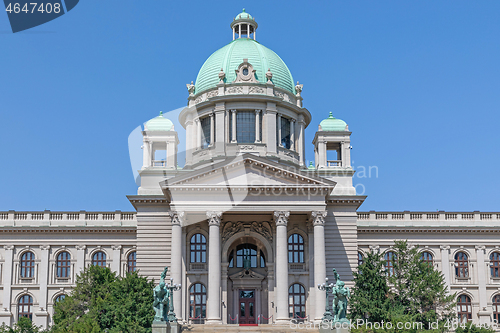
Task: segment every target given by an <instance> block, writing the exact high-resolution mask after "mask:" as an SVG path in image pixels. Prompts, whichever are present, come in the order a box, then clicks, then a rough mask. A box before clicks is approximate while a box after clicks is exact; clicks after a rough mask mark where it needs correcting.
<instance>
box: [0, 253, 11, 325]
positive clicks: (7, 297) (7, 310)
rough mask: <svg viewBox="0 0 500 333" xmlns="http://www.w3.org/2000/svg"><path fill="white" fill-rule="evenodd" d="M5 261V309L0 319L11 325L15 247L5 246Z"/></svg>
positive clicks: (3, 308)
mask: <svg viewBox="0 0 500 333" xmlns="http://www.w3.org/2000/svg"><path fill="white" fill-rule="evenodd" d="M3 248H4V250H5V261H4V265H3V272H2V273H3V277H2V280H3V300H2V302H3V307H2V309H1V311H0V318H1V320H2V322H3V323H5V324H6V325H9V326H10V324H11V316H12V314H11V312H10V303H11V297H12V266H13V259H14V245H5V246H4V247H3Z"/></svg>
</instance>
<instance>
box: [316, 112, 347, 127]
mask: <svg viewBox="0 0 500 333" xmlns="http://www.w3.org/2000/svg"><path fill="white" fill-rule="evenodd" d="M319 126H320V131H347V130H348V129H347V123H346V122H345V121H343V120H342V119H337V118H334V117H333V115H332V113H331V112H330V116H329V117H328V118H326V119H325V120H323V121H322V122H320V123H319Z"/></svg>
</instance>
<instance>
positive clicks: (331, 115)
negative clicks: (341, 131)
mask: <svg viewBox="0 0 500 333" xmlns="http://www.w3.org/2000/svg"><path fill="white" fill-rule="evenodd" d="M328 118H330V119H333V113H332V111H330V115H329V116H328Z"/></svg>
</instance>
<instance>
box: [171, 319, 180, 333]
mask: <svg viewBox="0 0 500 333" xmlns="http://www.w3.org/2000/svg"><path fill="white" fill-rule="evenodd" d="M180 332H181V325H179V323H178V322H176V321H174V322H171V323H170V333H180Z"/></svg>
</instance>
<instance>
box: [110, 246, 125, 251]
mask: <svg viewBox="0 0 500 333" xmlns="http://www.w3.org/2000/svg"><path fill="white" fill-rule="evenodd" d="M111 248H112V249H113V250H121V249H122V246H121V245H111Z"/></svg>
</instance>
